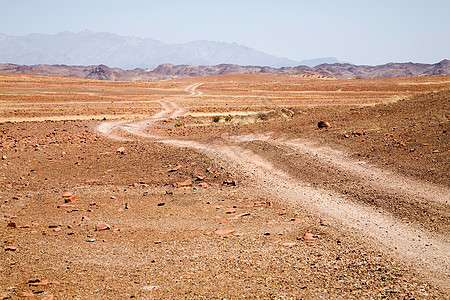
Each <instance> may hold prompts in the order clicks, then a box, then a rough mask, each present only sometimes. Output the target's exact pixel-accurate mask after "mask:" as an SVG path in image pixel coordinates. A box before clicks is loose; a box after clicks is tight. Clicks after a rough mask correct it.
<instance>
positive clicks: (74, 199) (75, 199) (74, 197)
mask: <svg viewBox="0 0 450 300" xmlns="http://www.w3.org/2000/svg"><path fill="white" fill-rule="evenodd" d="M78 199H80V197H78V196H71V197H66V198H64V202H65V203H71V202H75V201H77V200H78Z"/></svg>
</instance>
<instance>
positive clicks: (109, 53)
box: [0, 30, 450, 81]
mask: <svg viewBox="0 0 450 300" xmlns="http://www.w3.org/2000/svg"><path fill="white" fill-rule="evenodd" d="M168 62H170V63H168ZM0 63H4V64H0V72H4V73H5V72H6V73H26V74H47V75H60V76H72V77H81V78H91V79H101V80H123V81H134V80H160V79H167V78H183V77H194V76H206V75H219V74H232V73H251V74H257V73H262V74H277V75H305V74H306V75H308V74H315V75H322V76H330V77H339V78H351V77H362V78H375V77H398V76H416V75H425V74H430V75H431V74H449V73H450V70H449V61H448V60H443V61H441V62H439V63H436V64H418V63H390V64H386V65H381V66H355V65H352V64H349V63H342V62H340V61H339V60H338V59H336V58H334V57H327V58H317V59H308V60H303V61H300V62H297V61H293V60H290V59H287V58H280V57H276V56H273V55H269V54H266V53H263V52H260V51H257V50H255V49H252V48H249V47H246V46H242V45H237V44H235V43H224V42H211V41H194V42H188V43H183V44H164V43H162V42H160V41H157V40H154V39H151V38H147V39H141V38H136V37H127V36H119V35H117V34H113V33H94V32H91V31H88V30H85V31H82V32H79V33H73V32H61V33H57V34H54V35H47V34H36V33H33V34H29V35H27V36H9V35H6V34H2V33H0Z"/></svg>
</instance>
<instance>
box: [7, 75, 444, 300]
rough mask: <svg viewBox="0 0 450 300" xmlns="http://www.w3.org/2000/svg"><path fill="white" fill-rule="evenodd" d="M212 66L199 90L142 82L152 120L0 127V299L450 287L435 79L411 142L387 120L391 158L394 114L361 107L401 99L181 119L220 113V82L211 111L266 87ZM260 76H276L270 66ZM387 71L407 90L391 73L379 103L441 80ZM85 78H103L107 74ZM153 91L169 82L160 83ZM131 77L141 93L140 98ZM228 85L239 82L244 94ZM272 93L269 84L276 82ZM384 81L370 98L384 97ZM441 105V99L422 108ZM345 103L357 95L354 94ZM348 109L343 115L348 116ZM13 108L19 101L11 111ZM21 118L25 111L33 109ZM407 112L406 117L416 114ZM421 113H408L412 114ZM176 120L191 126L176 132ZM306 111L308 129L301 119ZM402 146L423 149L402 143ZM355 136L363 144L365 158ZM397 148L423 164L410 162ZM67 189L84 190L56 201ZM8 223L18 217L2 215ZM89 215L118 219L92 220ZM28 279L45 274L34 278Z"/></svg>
mask: <svg viewBox="0 0 450 300" xmlns="http://www.w3.org/2000/svg"><path fill="white" fill-rule="evenodd" d="M222 78H223V77H220V76H219V77H214V78H205V81H202V83H203V84H201V85H200V82H194V81H193V80H184V81H180V82H176V81H174V82H166V83H156V84H155V85H154V86H152V88H153V89H154V90H152V91H151V93H152V95H154V97H153V96H152V97H153V98H152V100H151V101H148V104H149V106H150V107H151V108H150V109H149V110H145V108H143V109H144V110H143V111H145V114H148V115H149V116H151V117H146V118H143V119H139V120H131V121H130V120H127V119H123V120H116V121H114V120H106V121H101V122H98V121H81V120H80V121H72V122H70V121H58V122H55V121H54V122H50V121H47V122H24V123H15V124H14V123H2V124H1V128H0V129H2V130H3V136H2V155H4V157H5V159H4V160H3V162H4V164H3V166H2V169H1V171H2V178H1V180H2V182H1V183H2V185H3V186H4V187H5V188H4V190H2V193H1V199H2V207H1V209H2V212H3V214H4V222H3V224H4V226H2V228H1V230H0V233H1V235H2V238H3V241H4V244H5V251H4V252H3V253H2V255H3V257H2V258H3V259H2V263H1V268H2V270H3V271H4V272H2V273H3V275H2V276H3V277H2V278H0V279H1V280H0V281H1V282H2V285H0V295H4V296H9V297H13V298H14V297H16V296H18V295H20V293H22V292H31V293H33V294H34V295H35V297H42V298H43V297H44V296H45V295H50V294H53V295H55V297H56V298H83V299H87V298H99V299H100V298H101V299H106V298H130V297H137V298H143V299H145V298H158V299H159V298H233V299H234V298H241V297H242V296H246V297H250V298H256V297H262V298H283V297H284V298H288V299H289V298H302V297H303V298H308V299H317V298H320V297H322V298H342V299H347V298H380V297H389V298H402V299H403V298H406V299H412V298H416V299H418V298H446V297H448V293H449V291H448V283H449V273H448V270H449V257H448V254H447V253H449V246H448V245H449V244H448V242H449V241H448V229H449V228H448V225H449V222H448V221H449V210H448V204H449V203H448V202H449V196H448V195H449V194H450V193H449V186H448V172H446V170H448V163H449V160H448V152H447V150H448V149H446V148H447V147H448V142H447V141H448V137H447V136H446V133H445V132H446V130H448V116H447V114H448V107H447V108H445V103H447V105H448V96H447V94H446V93H445V92H443V93H440V94H439V93H438V94H431V95H428V96H427V97H428V98H430V99H431V100H430V101H429V104H428V105H429V107H430V111H431V112H433V113H432V114H431V112H430V115H428V114H429V112H428V111H426V110H424V109H422V114H426V118H430V120H431V121H430V122H429V124H427V125H422V126H428V127H424V128H425V129H426V131H425V130H423V132H424V133H421V134H420V135H418V136H419V137H420V140H418V141H416V140H413V139H412V137H411V133H410V132H411V131H410V128H409V127H407V128H405V129H404V131H405V132H406V133H408V134H409V135H408V139H406V138H405V137H404V135H403V134H404V133H403V131H402V130H403V128H400V129H397V131H395V132H393V134H394V138H395V139H397V140H398V141H400V142H402V143H406V146H404V147H403V146H401V147H400V148H398V149H397V147H395V148H393V149H392V150H389V151H393V152H392V153H391V152H389V153H385V152H386V150H385V149H386V147H388V146H386V145H391V140H387V142H386V139H387V138H388V139H391V136H386V135H385V133H384V131H383V130H385V128H384V126H386V127H387V126H391V127H389V130H391V128H392V125H385V124H384V123H381V122H382V120H383V118H382V117H378V118H376V121H377V122H380V123H379V124H378V125H377V126H379V129H376V130H378V131H380V132H377V131H376V130H373V129H372V127H373V126H375V125H374V124H375V122H373V121H371V122H368V121H367V118H368V117H369V116H371V115H374V112H375V115H376V114H380V115H381V116H382V115H383V114H384V113H385V111H386V110H389V109H390V108H391V107H393V109H395V110H396V112H397V113H398V114H397V115H398V116H400V115H401V113H400V112H401V111H402V110H403V108H402V107H403V106H404V105H405V104H406V105H413V104H414V103H416V102H414V101H415V100H414V101H407V102H405V101H403V102H402V101H400V102H397V103H395V104H390V105H387V106H386V108H385V107H384V106H380V107H368V108H360V107H359V106H355V107H351V108H345V107H344V108H339V109H337V110H330V109H329V108H328V107H324V108H320V107H319V108H307V109H306V110H303V109H298V110H295V109H294V108H291V109H292V110H293V111H294V112H295V114H294V116H293V117H292V116H290V115H286V114H289V112H288V111H285V110H283V111H281V110H280V109H281V108H280V106H279V104H274V103H277V102H276V100H274V99H275V98H270V97H272V96H270V95H267V98H265V99H266V100H264V101H259V102H258V101H256V102H255V101H253V100H251V101H252V103H253V104H255V107H256V108H255V107H253V109H256V110H257V111H258V110H261V109H263V108H264V109H267V108H269V109H273V108H274V107H275V108H276V113H274V114H267V117H266V116H263V117H264V118H262V119H257V120H256V122H253V123H250V122H249V120H251V118H253V120H254V118H255V116H252V117H248V116H243V117H242V120H237V119H238V116H237V115H236V116H235V118H236V120H233V121H231V122H229V124H228V123H226V122H223V121H221V122H218V123H217V124H214V123H211V122H210V121H209V120H208V121H207V119H200V120H195V119H192V118H191V117H189V111H190V110H191V109H192V110H193V111H200V112H202V111H203V112H211V111H214V110H212V109H211V105H210V104H212V103H214V101H216V100H215V99H216V97H219V90H221V91H223V90H225V91H226V93H229V94H228V96H227V97H230V98H229V99H230V102H229V104H230V105H228V106H225V105H218V106H217V107H216V110H218V111H227V110H229V111H236V107H239V106H240V105H241V104H244V103H243V102H242V101H241V100H239V99H241V98H240V96H238V95H237V94H243V95H244V97H246V95H250V94H251V93H252V89H253V90H264V89H265V88H262V87H264V85H260V86H258V87H253V88H251V86H252V85H255V84H258V82H259V81H260V79H255V78H253V77H252V76H249V77H247V79H246V78H245V76H243V77H241V76H236V77H232V76H230V77H226V78H224V79H223V82H226V81H227V80H230V79H232V80H235V81H236V82H238V83H237V85H236V86H233V84H234V83H232V84H231V86H225V84H224V83H222V82H219V83H218V84H217V85H214V82H216V81H217V80H219V81H220V80H222ZM31 79H33V78H31ZM44 79H45V78H44ZM33 80H36V82H39V79H33ZM45 80H46V79H45ZM64 80H65V79H64ZM245 80H248V81H247V83H245V82H246V81H245ZM266 80H267V83H266V84H269V85H270V80H274V79H273V78H267V79H266ZM276 80H278V79H276ZM294 80H300V81H299V82H298V83H301V84H305V86H307V87H308V88H309V87H314V88H313V89H318V86H320V82H321V81H320V80H319V81H311V82H309V84H310V85H307V84H306V83H305V81H301V79H291V78H287V79H286V82H287V83H289V85H286V86H284V87H283V89H286V90H288V88H287V87H288V86H290V89H291V90H295V89H296V87H297V86H299V84H293V82H291V81H294ZM396 80H399V81H400V83H402V84H403V85H404V84H405V83H408V84H409V85H408V87H407V88H406V89H405V88H404V87H403V85H401V84H399V85H398V86H401V88H399V89H400V90H401V91H400V92H399V91H395V92H394V91H393V92H392V93H391V94H390V95H389V99H391V98H392V97H393V95H397V96H396V97H398V95H399V93H400V94H401V95H402V96H403V95H404V93H413V92H406V90H407V89H408V88H411V87H412V86H418V91H417V92H422V91H427V90H422V89H425V86H432V87H431V89H433V90H434V88H435V86H440V85H444V86H445V84H446V83H445V82H446V81H445V80H446V79H445V78H444V79H442V80H441V79H437V81H436V82H437V83H435V84H430V83H429V82H428V83H427V80H434V79H433V78H432V79H417V80H419V81H420V82H421V83H418V82H417V81H416V79H405V80H404V82H402V80H403V79H392V80H391V83H393V82H395V81H396ZM325 81H326V83H325V84H324V86H327V85H328V86H329V87H330V86H331V85H333V86H335V87H334V89H343V90H345V89H346V88H349V87H350V86H353V84H355V83H357V84H356V87H357V89H358V90H366V89H369V90H370V89H371V88H373V87H375V86H376V87H377V89H378V88H379V87H380V86H381V85H380V84H378V85H377V84H373V85H372V81H371V80H368V81H358V80H356V81H351V80H350V81H333V80H331V79H324V81H322V82H325ZM262 82H264V80H262ZM380 82H385V83H386V84H388V83H389V80H385V81H379V82H378V83H380ZM287 83H286V84H287ZM331 83H332V84H331ZM89 84H90V85H94V86H96V89H99V88H98V87H97V85H99V86H100V85H101V84H100V83H97V82H92V83H89ZM246 84H247V85H248V86H247V88H245V86H246ZM317 84H319V85H317ZM119 85H120V84H119ZM137 85H139V84H137ZM447 85H448V84H447ZM13 86H14V85H13ZM17 86H20V84H18V85H17ZM164 86H166V88H168V90H170V89H172V90H171V91H172V92H171V93H172V94H171V95H170V93H168V92H166V91H164V88H163V87H164ZM393 86H395V84H394V85H393ZM21 88H22V89H25V88H26V86H25V87H21ZM131 88H132V89H133V92H132V93H133V94H135V95H136V94H138V93H144V92H140V91H138V88H137V87H135V86H132V85H131ZM353 88H355V86H353ZM50 89H51V88H50ZM117 89H118V91H121V90H120V87H117ZM239 89H242V90H245V91H243V92H239V93H237V92H236V90H239ZM268 89H269V90H268V93H269V94H270V93H274V91H275V90H276V89H274V88H270V87H269V88H268ZM322 89H323V88H322ZM326 89H327V88H325V90H326ZM394 89H396V87H395V88H394ZM5 90H6V88H5ZM155 91H157V92H155ZM180 91H181V92H180ZM15 92H17V91H15ZM28 92H29V91H28ZM349 92H350V91H349ZM121 93H124V92H123V91H121ZM220 93H222V92H220ZM333 93H335V92H332V94H333ZM368 93H369V94H373V92H370V91H369V92H368ZM124 94H125V93H124ZM381 94H383V95H381ZM381 94H379V98H376V99H377V100H376V101H375V102H376V103H379V102H384V101H385V100H386V98H384V97H385V93H384V92H382V93H381ZM158 95H164V96H163V97H160V98H158ZM329 95H330V94H329ZM346 95H348V93H347V94H346ZM8 97H9V96H8ZM113 97H116V96H113ZM264 97H266V96H264ZM333 97H335V96H333V95H331V98H330V100H327V101H325V102H326V103H328V101H333ZM344 97H346V96H344ZM232 98H236V99H237V100H236V101H235V100H232ZM260 98H261V97H260ZM269 98H270V99H271V100H270V101H267V99H269ZM428 98H424V99H427V100H428ZM139 99H140V100H139V101H143V98H139ZM383 99H384V100H383ZM421 99H422V98H420V99H419V98H418V99H417V105H419V104H420V103H422V102H423V100H421ZM436 99H437V100H436ZM435 100H436V101H438V102H436V104H435V105H436V107H441V110H439V109H437V110H436V109H435V108H434V106H432V101H435ZM108 101H109V100H108V98H105V99H104V102H105V103H108ZM272 101H275V102H272ZM352 101H355V103H356V101H357V97H356V98H355V99H354V100H352ZM241 102H242V103H241ZM260 102H261V105H260ZM300 102H301V100H299V103H300ZM344 102H345V101H344ZM364 103H365V102H364V101H362V104H364ZM442 103H444V108H442ZM110 104H111V106H112V107H113V106H114V105H115V103H110ZM135 104H136V105H139V106H140V105H141V104H137V103H135ZM205 104H206V105H205ZM341 104H346V103H341ZM38 105H40V104H38ZM270 105H272V107H269V106H270ZM414 105H416V104H414ZM433 105H434V104H433ZM396 106H398V107H399V108H395V107H396ZM158 107H160V108H158ZM201 107H208V108H207V109H206V110H205V109H204V108H201ZM288 107H289V106H288ZM294 107H295V106H294ZM224 108H226V109H224ZM91 110H92V111H93V112H95V110H94V108H92V109H91ZM278 110H280V113H278ZM100 111H104V108H100ZM105 111H106V110H105ZM355 111H356V112H357V114H354V112H355ZM97 112H98V110H97ZM49 113H52V112H51V111H49V112H47V114H49ZM339 114H340V115H339ZM259 115H260V114H258V116H259ZM348 115H350V116H351V118H352V123H351V124H350V126H353V128H351V127H350V128H348V126H349V125H346V123H345V122H346V118H348V117H347V116H348ZM21 116H22V115H21V114H20V111H18V113H16V115H15V116H14V117H21ZM25 116H27V117H28V116H29V117H35V115H33V116H31V115H27V112H26V111H25ZM143 116H144V114H141V117H143ZM387 116H389V115H388V114H387ZM323 117H326V119H327V120H331V122H332V125H333V127H332V128H330V129H329V130H322V131H319V130H317V129H315V128H314V127H315V126H316V122H315V120H317V119H322V118H323ZM413 117H414V116H413V114H408V115H407V118H409V120H412V119H413ZM419 117H420V118H422V116H420V115H419ZM419 117H418V118H419ZM207 118H210V117H207ZM364 118H366V120H365V122H366V123H362V124H365V125H364V126H367V127H366V128H363V129H362V130H364V131H365V132H364V135H362V136H361V137H360V136H358V135H357V134H352V133H351V131H350V132H349V133H348V135H350V137H346V138H342V136H343V135H347V133H346V132H348V130H353V131H358V130H361V129H360V128H361V127H362V125H359V124H358V122H359V121H358V120H359V119H361V120H362V121H364ZM80 119H81V118H80ZM388 119H389V118H388ZM391 119H392V117H391ZM311 120H312V121H311ZM422 120H423V119H417V120H416V119H414V121H413V122H414V123H415V124H416V123H417V124H423V123H421V122H422ZM176 122H184V123H186V124H185V125H183V126H180V127H173V124H174V123H175V124H176ZM303 122H305V124H308V123H309V124H310V125H307V127H305V128H302V126H303V124H304V123H303ZM386 122H387V121H386ZM411 122H412V121H411ZM434 122H435V123H436V124H434ZM340 123H342V125H340ZM386 124H387V123H386ZM308 126H309V127H308ZM344 130H347V131H344ZM371 130H373V131H371ZM299 132H300V133H301V138H299V136H298V135H299ZM425 132H426V133H425ZM442 132H443V133H442ZM389 134H391V133H389ZM427 134H429V135H427ZM436 136H437V137H438V140H437V141H436V140H435V138H436ZM337 137H338V139H337ZM363 140H364V141H363ZM379 140H381V142H379ZM425 142H426V143H427V144H429V146H423V147H424V148H426V147H431V150H434V149H439V150H440V151H439V152H436V153H432V151H430V150H427V152H422V150H421V149H419V148H418V146H417V145H416V144H418V145H421V144H424V143H425ZM384 143H386V145H384ZM414 143H416V144H414ZM36 145H37V146H36ZM394 145H396V144H394ZM413 145H414V148H416V150H414V151H410V148H411V147H413ZM362 146H364V147H362ZM120 147H123V149H120ZM352 147H356V149H358V150H357V151H358V155H355V152H354V151H355V150H352V149H355V148H352ZM366 147H367V149H369V150H368V152H367V153H369V154H370V157H369V155H367V154H364V153H365V152H364V151H366V150H365V149H366ZM389 147H390V146H389ZM402 148H405V149H404V150H403V149H402ZM377 149H382V150H383V151H384V152H383V151H380V152H377V151H379V150H377ZM389 149H390V148H389ZM378 153H379V154H378ZM360 154H362V155H360ZM387 154H389V155H395V158H397V161H394V162H391V161H389V162H390V164H389V165H384V164H383V163H381V162H383V161H384V160H386V161H387V159H389V156H386V155H387ZM377 155H379V156H377ZM405 155H406V156H407V157H410V156H414V157H417V158H420V160H417V162H416V163H414V164H413V163H411V164H409V167H408V166H406V167H405V165H404V161H405V159H404V158H403V156H405ZM372 157H373V159H371V158H372ZM375 158H376V159H375ZM406 161H407V160H406ZM428 161H430V162H433V163H434V165H433V167H434V170H433V173H431V172H428V173H427V174H428V175H427V176H428V177H423V176H421V175H420V174H422V173H421V172H422V170H426V169H429V168H428V167H427V165H426V164H427V162H428ZM410 174H417V175H416V176H411V175H410ZM186 179H191V180H193V183H192V184H193V186H191V187H186V188H176V187H173V186H172V183H174V182H181V181H184V180H186ZM445 182H447V184H445ZM201 183H205V184H204V185H201ZM65 191H71V192H73V193H74V194H75V195H76V196H77V197H79V198H78V199H76V200H74V201H73V202H69V203H64V199H63V198H62V197H61V195H62V193H63V192H65ZM11 222H12V223H15V224H16V227H15V228H14V227H7V224H10V223H11ZM99 223H108V225H109V226H110V227H111V228H110V229H109V230H98V229H97V230H96V227H97V226H98V225H99ZM92 239H94V241H92V242H87V240H92ZM8 247H13V248H15V250H7V249H8ZM32 278H38V279H39V280H40V281H36V283H38V284H37V285H34V283H33V282H32V281H30V279H32ZM44 279H49V282H47V283H46V282H45V280H44ZM39 282H40V283H42V284H41V285H39Z"/></svg>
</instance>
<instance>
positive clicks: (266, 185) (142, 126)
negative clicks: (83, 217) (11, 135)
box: [100, 83, 450, 292]
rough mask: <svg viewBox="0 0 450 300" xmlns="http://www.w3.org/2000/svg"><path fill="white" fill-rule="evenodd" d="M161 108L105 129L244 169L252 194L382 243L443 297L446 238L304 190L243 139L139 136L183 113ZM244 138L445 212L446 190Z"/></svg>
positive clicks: (299, 145) (449, 192)
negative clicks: (306, 211)
mask: <svg viewBox="0 0 450 300" xmlns="http://www.w3.org/2000/svg"><path fill="white" fill-rule="evenodd" d="M202 84H203V83H197V84H192V85H190V86H188V87H187V88H186V89H185V90H186V91H187V92H189V93H190V94H189V96H196V95H198V94H196V92H195V88H196V87H198V86H200V85H202ZM178 100H179V98H178ZM161 104H162V106H163V110H162V111H161V112H160V113H158V114H156V115H155V116H157V117H155V118H153V119H152V121H151V122H149V121H145V122H138V123H136V122H132V123H122V122H119V123H117V125H116V126H114V127H113V128H111V129H113V130H114V131H125V132H126V133H129V134H131V135H134V136H138V137H144V138H152V139H155V140H156V141H158V142H162V143H165V144H169V145H174V146H177V147H188V148H195V149H199V150H202V151H204V152H205V153H206V154H208V155H210V156H211V158H213V159H214V160H217V161H218V162H219V163H224V162H227V163H228V164H230V167H231V168H233V169H235V170H245V175H247V176H248V178H249V179H250V181H251V182H253V183H254V185H255V188H256V189H260V190H265V191H266V192H268V193H269V194H271V195H272V196H274V197H278V198H281V199H286V200H289V201H290V202H292V203H293V205H300V206H301V207H308V208H309V209H310V210H312V211H315V212H320V213H323V214H324V215H326V216H327V217H328V218H330V217H331V218H333V219H334V221H338V222H339V223H341V224H344V225H345V226H348V227H349V228H352V229H354V230H356V231H359V235H361V236H365V237H369V238H372V239H374V240H375V243H377V244H382V245H383V246H384V247H386V249H390V250H391V251H394V252H395V253H397V254H398V255H399V256H401V257H402V258H403V260H404V261H405V262H412V264H413V265H415V266H416V267H417V268H418V269H419V270H420V272H421V273H423V275H424V276H426V277H427V278H429V279H431V280H432V281H433V282H435V283H436V284H438V285H439V286H440V287H441V288H443V289H445V290H446V291H447V292H448V290H447V289H448V283H449V282H450V273H449V272H448V270H450V257H449V256H448V253H450V246H449V242H450V240H449V239H448V237H445V236H436V235H433V234H431V233H429V232H427V231H426V230H423V229H421V228H420V227H417V226H408V225H406V224H404V223H402V222H401V220H398V219H396V218H395V217H394V216H393V215H392V214H391V213H389V212H385V211H380V210H377V209H373V208H370V207H367V206H365V205H361V204H359V203H355V202H354V201H352V199H351V198H349V197H343V196H342V195H339V193H333V192H332V191H330V190H322V189H319V188H313V187H309V186H307V185H308V183H307V182H301V181H298V180H295V179H294V178H292V177H291V176H290V175H289V174H288V173H286V172H284V171H283V170H281V169H280V168H277V167H275V166H274V165H273V164H271V163H270V162H269V161H267V160H266V159H265V158H264V157H262V156H259V155H257V154H255V153H254V152H252V151H251V150H249V149H246V148H245V146H242V145H239V143H236V141H239V140H246V137H245V136H243V137H241V136H230V137H227V139H226V141H225V143H223V142H222V143H215V142H214V140H210V142H209V143H208V144H203V143H200V142H197V141H195V140H185V139H184V140H178V139H176V138H170V139H167V138H166V137H162V136H156V135H151V134H145V133H143V131H144V130H145V131H149V130H150V131H151V127H152V125H153V122H154V121H161V120H163V119H165V118H168V117H170V118H176V117H177V116H180V115H181V114H182V113H184V112H185V110H184V109H181V108H180V107H178V106H177V105H176V104H174V102H171V101H170V100H164V102H161ZM103 125H104V124H101V125H100V128H101V130H100V131H101V132H102V133H103V134H105V135H106V136H108V137H109V138H117V135H116V134H114V133H112V132H111V131H105V130H103V129H104V128H103ZM250 139H251V140H261V141H264V142H266V143H270V144H271V145H274V146H275V147H279V146H284V147H289V149H290V150H291V151H295V152H296V153H298V154H300V156H309V157H308V158H307V159H310V157H314V158H316V159H318V160H319V161H320V162H321V163H322V164H323V165H326V164H330V165H332V167H335V168H338V169H341V170H342V171H344V172H348V173H352V174H354V175H355V176H357V177H359V178H361V182H360V185H361V187H362V188H364V187H366V186H373V185H374V186H375V188H376V189H379V190H381V191H385V190H387V191H389V193H394V194H397V195H401V196H399V197H403V198H405V199H408V197H420V198H422V199H424V200H425V201H427V203H429V202H430V201H431V202H437V203H439V204H443V205H444V207H448V205H449V204H450V189H448V188H446V187H439V186H434V185H432V184H427V183H425V182H419V181H415V180H412V179H407V178H404V177H403V176H402V175H399V174H396V173H393V172H389V171H385V170H380V169H378V168H377V167H375V166H370V165H367V162H366V161H364V160H352V159H348V158H346V157H348V156H349V154H347V153H343V152H341V151H337V150H334V149H332V148H328V147H323V146H316V145H314V144H312V143H308V142H305V141H299V140H285V139H282V140H277V139H274V138H271V137H268V136H256V137H252V138H250ZM279 155H282V153H280V152H279V153H277V155H276V158H279ZM297 159H298V158H297ZM327 173H328V172H327ZM261 183H263V184H261ZM417 258H420V260H417Z"/></svg>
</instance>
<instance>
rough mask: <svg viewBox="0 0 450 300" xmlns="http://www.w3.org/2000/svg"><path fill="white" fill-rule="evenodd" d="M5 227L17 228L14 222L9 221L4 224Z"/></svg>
mask: <svg viewBox="0 0 450 300" xmlns="http://www.w3.org/2000/svg"><path fill="white" fill-rule="evenodd" d="M6 227H7V228H17V223H16V222H9V223H8V225H6Z"/></svg>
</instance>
